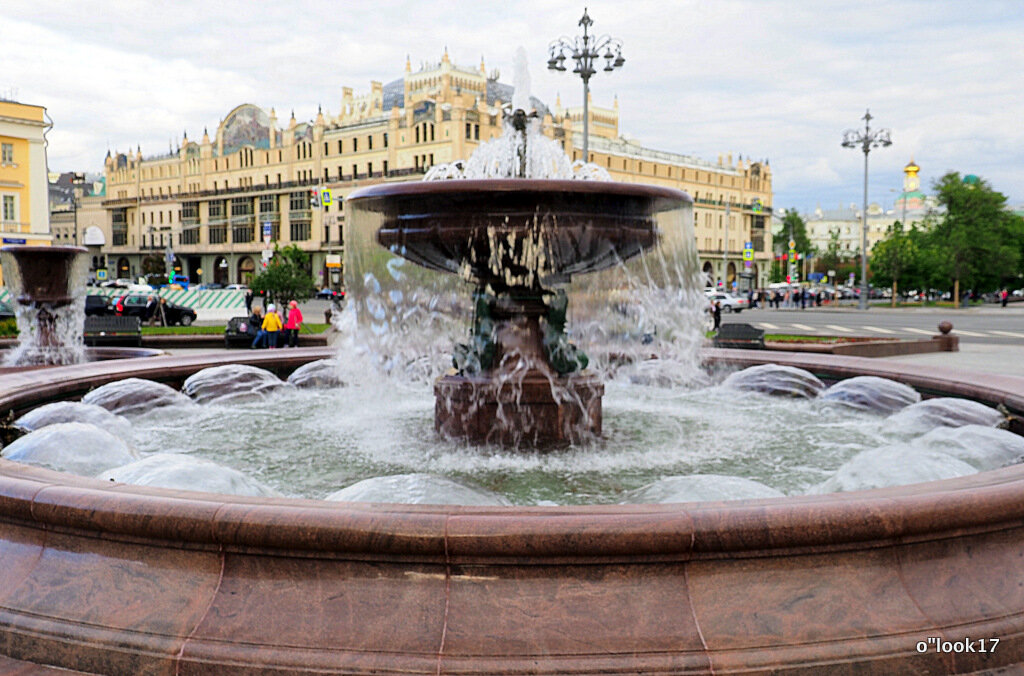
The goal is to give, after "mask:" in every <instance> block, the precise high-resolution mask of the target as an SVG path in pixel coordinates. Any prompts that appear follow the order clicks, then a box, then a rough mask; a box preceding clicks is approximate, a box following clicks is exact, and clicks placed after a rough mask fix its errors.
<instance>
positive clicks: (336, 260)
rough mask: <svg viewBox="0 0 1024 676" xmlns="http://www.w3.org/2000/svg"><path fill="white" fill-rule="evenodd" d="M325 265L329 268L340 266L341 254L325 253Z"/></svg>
mask: <svg viewBox="0 0 1024 676" xmlns="http://www.w3.org/2000/svg"><path fill="white" fill-rule="evenodd" d="M325 265H326V266H327V267H329V268H340V267H341V254H327V261H326V263H325Z"/></svg>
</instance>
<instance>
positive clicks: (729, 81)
mask: <svg viewBox="0 0 1024 676" xmlns="http://www.w3.org/2000/svg"><path fill="white" fill-rule="evenodd" d="M588 7H589V13H590V16H591V17H592V18H593V20H594V22H595V23H594V26H593V30H594V31H595V32H596V33H598V34H602V33H611V34H612V35H614V36H616V37H618V38H620V39H621V40H622V42H623V54H624V56H625V57H626V64H625V66H624V68H622V69H621V70H619V71H616V72H614V73H612V74H610V75H609V74H605V73H603V72H601V73H599V74H598V75H597V76H595V77H594V79H593V80H592V83H591V84H592V90H593V97H594V101H595V103H596V104H597V105H610V104H611V101H612V99H613V96H615V95H616V94H617V95H618V100H619V104H620V115H621V117H620V124H621V131H622V132H623V133H624V134H627V135H629V136H633V137H637V138H639V139H641V140H642V141H643V142H644V143H645V144H648V145H650V146H652V147H657V148H661V149H665V150H672V151H676V152H685V153H695V154H698V155H700V156H702V157H704V158H705V159H708V160H712V161H714V160H716V159H717V157H718V155H719V154H720V153H728V152H732V153H733V154H734V156H735V155H738V154H743V155H744V156H751V157H753V158H755V159H765V158H768V159H770V160H771V164H772V169H773V173H774V177H775V190H776V200H775V202H776V205H778V206H790V205H795V206H799V207H800V208H813V207H814V205H815V204H817V203H819V202H820V203H822V204H826V205H830V204H838V203H840V202H842V203H847V202H851V201H853V202H859V201H860V196H861V189H862V183H861V182H862V170H863V156H862V155H861V154H860V153H857V152H853V151H850V150H845V149H843V148H841V147H840V145H839V142H840V140H841V138H842V132H843V130H844V129H847V128H851V127H853V128H856V127H859V126H860V125H862V122H861V120H860V117H861V116H862V115H863V114H864V110H865V109H866V108H871V111H872V114H873V115H876V120H875V122H876V123H877V124H879V125H881V126H885V127H889V128H891V129H892V135H893V141H894V144H893V146H892V147H890V148H887V149H879V150H877V151H875V152H873V153H872V154H871V157H870V162H871V199H872V201H879V202H891V200H892V198H893V197H894V195H893V194H892V193H891V192H890V191H891V190H894V189H898V188H899V187H900V185H901V180H902V168H903V166H904V165H905V164H906V163H907V161H909V160H910V158H911V157H913V158H914V159H915V160H916V161H917V162H918V164H919V165H921V167H922V178H923V183H924V184H925V185H926V186H927V185H928V184H929V182H930V181H931V180H933V179H934V178H937V177H939V176H941V175H942V173H944V172H945V171H947V170H958V171H961V172H964V173H968V172H973V173H978V174H980V175H983V176H984V177H985V178H986V179H987V180H989V182H990V183H991V184H992V185H993V186H994V187H995V188H996V189H997V190H1000V191H1002V192H1004V193H1005V194H1007V195H1008V196H1009V197H1010V199H1011V202H1014V203H1024V180H1022V178H1024V176H1022V174H1024V169H1021V168H1019V167H1020V164H1021V163H1020V149H1021V147H1022V145H1024V132H1022V130H1021V125H1020V124H1019V122H1018V118H1019V115H1020V94H1019V90H1020V73H1021V72H1024V50H1021V49H1020V48H1019V36H1020V35H1021V32H1022V28H1024V18H1022V15H1021V13H1020V11H1019V4H1018V3H1016V2H999V1H990V2H986V3H971V4H968V3H961V2H957V1H955V0H934V1H931V0H912V1H905V2H899V3H891V2H883V1H881V0H866V1H864V2H859V3H849V2H847V1H845V0H825V1H819V2H815V3H810V2H804V1H802V0H717V1H716V2H713V3H711V2H700V1H697V0H685V1H682V2H673V3H666V2H660V1H655V0H635V1H634V2H630V3H621V2H610V1H609V0H595V1H592V2H590V3H588ZM580 9H581V8H580V7H577V6H567V5H565V4H564V3H553V2H544V1H541V0H522V1H521V2H517V3H507V2H505V3H497V2H483V3H477V4H476V5H473V6H471V8H470V6H467V5H466V4H465V3H462V2H457V1H455V0H442V1H440V2H433V3H422V2H412V1H408V2H405V1H398V0H379V1H376V2H366V1H355V2H349V3H345V4H344V5H338V4H337V3H333V2H327V1H326V0H322V1H321V0H318V1H314V2H305V3H301V4H295V3H250V2H243V1H242V0H219V1H218V2H213V3H210V2H198V1H196V0H183V1H176V2H164V3H156V2H134V1H133V2H128V1H127V0H121V1H116V2H114V1H104V2H100V3H91V4H85V5H83V4H80V3H79V4H74V3H72V4H70V5H69V4H67V3H58V2H56V1H55V0H39V1H34V2H29V1H26V0H8V2H6V3H5V8H4V16H3V17H2V18H0V34H3V35H4V37H5V47H4V64H3V70H2V71H0V90H4V89H8V88H15V89H17V91H18V98H19V99H21V100H23V101H26V102H28V103H35V104H39V105H44V106H46V107H47V108H48V111H49V113H50V115H51V117H52V118H53V120H54V123H55V128H54V129H53V130H52V131H51V132H50V133H49V134H48V138H49V141H50V148H49V157H50V163H51V167H53V168H54V169H72V168H74V169H85V170H96V169H98V168H99V167H100V166H101V163H102V159H103V156H104V155H105V154H106V151H107V149H108V147H109V148H111V149H115V148H116V149H121V150H125V149H127V148H135V147H136V146H137V145H141V146H142V149H143V153H144V154H148V153H162V152H164V151H166V149H167V144H168V142H169V141H170V140H173V141H174V142H175V143H176V142H177V141H178V140H180V136H181V133H182V131H183V130H185V129H187V130H188V131H189V135H190V136H191V137H193V138H198V137H199V136H200V135H201V133H202V128H203V127H208V128H209V129H210V131H211V132H212V131H213V130H214V128H215V127H216V125H217V123H218V122H219V121H220V119H221V118H222V117H223V116H224V115H226V114H227V112H228V111H230V110H231V109H232V108H233V107H234V106H236V105H238V104H240V103H243V102H251V103H255V104H257V105H260V106H263V107H265V108H270V107H275V108H276V109H277V112H278V115H279V117H280V118H281V119H282V120H287V118H288V116H289V115H290V113H291V111H292V110H293V109H294V110H295V113H296V116H297V117H298V118H300V119H310V118H312V117H313V116H314V115H315V114H316V108H317V106H318V105H323V106H324V108H325V109H331V110H337V108H338V105H339V101H340V98H341V87H342V86H351V87H353V88H354V89H355V90H356V91H357V92H359V91H364V90H365V89H367V88H368V86H369V81H370V80H379V81H382V82H388V81H390V80H393V79H395V78H398V77H400V76H401V74H402V70H403V68H404V65H405V59H406V55H409V57H410V59H411V61H412V64H413V67H414V68H417V67H418V66H419V63H420V62H421V61H436V60H437V59H438V58H440V55H441V53H442V51H443V50H444V49H445V47H447V49H448V52H449V54H450V56H451V58H452V59H453V60H454V61H455V62H456V63H458V64H460V65H463V66H471V67H476V66H477V65H478V64H479V61H480V58H481V56H483V57H484V59H485V60H486V64H487V68H488V70H491V69H493V68H500V69H501V70H502V71H503V79H504V80H505V81H509V82H510V81H511V63H512V54H513V52H514V51H515V49H516V47H517V46H519V45H523V46H524V47H525V48H526V50H527V53H528V55H529V59H530V64H531V71H532V72H531V76H532V82H533V89H534V94H535V95H537V96H539V97H540V98H542V99H544V100H546V101H548V102H549V103H551V104H553V103H554V99H555V95H556V93H560V94H561V98H562V102H563V104H565V105H578V102H579V101H580V97H581V90H582V84H581V82H580V81H579V80H578V79H577V78H576V77H575V76H572V75H570V74H569V73H563V74H558V73H551V72H549V71H547V70H546V68H545V61H546V58H547V46H548V44H549V43H550V42H551V41H552V40H553V39H555V38H557V37H559V36H560V35H569V36H575V35H577V34H578V31H579V28H578V26H577V25H576V22H577V21H578V20H579V16H580Z"/></svg>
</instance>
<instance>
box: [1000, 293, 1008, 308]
mask: <svg viewBox="0 0 1024 676" xmlns="http://www.w3.org/2000/svg"><path fill="white" fill-rule="evenodd" d="M999 295H1000V300H1001V301H1002V303H1003V307H1006V304H1007V303H1009V302H1010V292H1009V291H1007V290H1006V289H1003V291H1002V293H1000V294H999Z"/></svg>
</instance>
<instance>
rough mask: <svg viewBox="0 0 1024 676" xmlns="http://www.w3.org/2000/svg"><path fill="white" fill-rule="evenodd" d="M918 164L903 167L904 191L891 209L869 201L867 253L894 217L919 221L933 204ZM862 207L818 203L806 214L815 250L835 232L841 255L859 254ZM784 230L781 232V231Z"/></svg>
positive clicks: (822, 248)
mask: <svg viewBox="0 0 1024 676" xmlns="http://www.w3.org/2000/svg"><path fill="white" fill-rule="evenodd" d="M920 171H921V167H919V166H917V164H916V163H915V162H914V161H913V160H911V161H910V163H909V164H907V166H905V167H904V168H903V192H902V193H900V196H899V197H897V198H896V200H895V202H894V204H893V208H892V209H885V208H883V207H882V206H881V205H880V204H878V203H874V202H873V203H871V204H869V205H868V219H867V220H868V236H867V240H868V254H869V255H870V253H871V249H872V248H873V247H874V246H875V244H876V243H878V242H879V241H881V240H883V239H885V238H886V237H887V236H888V233H889V231H890V229H891V228H892V226H893V224H894V223H895V222H896V221H900V222H901V223H905V224H912V223H919V222H921V221H922V220H923V219H924V217H925V216H926V215H927V214H928V213H929V211H931V210H933V209H934V208H936V206H937V204H936V201H935V199H934V198H932V197H929V196H927V195H925V194H924V193H923V192H921V179H920V178H919V177H918V172H920ZM861 212H862V207H861V206H859V205H857V204H850V205H849V206H848V207H847V206H842V205H840V206H839V207H838V208H836V209H822V208H821V207H818V208H817V209H815V210H814V212H813V213H810V214H807V215H805V216H804V217H803V218H804V222H805V223H806V225H807V238H808V239H809V240H810V241H811V244H813V245H814V246H815V247H816V248H817V249H818V251H821V252H823V251H825V250H827V249H828V247H829V243H830V242H831V241H832V238H833V236H837V243H838V245H839V252H840V255H841V256H845V257H849V258H853V257H855V256H859V255H860V248H861V247H860V245H861V221H862V216H861ZM783 234H784V233H783Z"/></svg>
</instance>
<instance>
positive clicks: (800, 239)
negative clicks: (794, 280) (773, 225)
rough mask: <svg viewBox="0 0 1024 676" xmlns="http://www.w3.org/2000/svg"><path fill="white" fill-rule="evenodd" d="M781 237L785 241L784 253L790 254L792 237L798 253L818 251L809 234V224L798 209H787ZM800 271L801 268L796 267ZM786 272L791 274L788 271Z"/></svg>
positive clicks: (805, 253) (805, 254) (804, 253)
mask: <svg viewBox="0 0 1024 676" xmlns="http://www.w3.org/2000/svg"><path fill="white" fill-rule="evenodd" d="M779 239H780V240H781V241H782V242H783V247H785V248H784V249H783V253H784V254H786V255H787V256H788V255H789V248H788V247H789V240H790V239H792V240H793V241H794V242H795V243H796V246H795V247H794V248H795V249H796V251H797V253H798V254H803V255H804V256H807V255H808V254H810V255H812V256H813V255H814V254H815V253H816V251H815V248H814V246H812V245H811V240H810V238H809V237H808V236H807V225H806V224H805V223H804V219H803V218H801V217H800V213H799V212H798V211H797V210H796V209H787V210H786V216H785V218H783V219H782V232H781V233H779ZM795 269H796V270H797V272H798V273H799V270H800V268H799V267H796V268H795ZM784 274H789V273H788V272H786V273H784Z"/></svg>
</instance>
